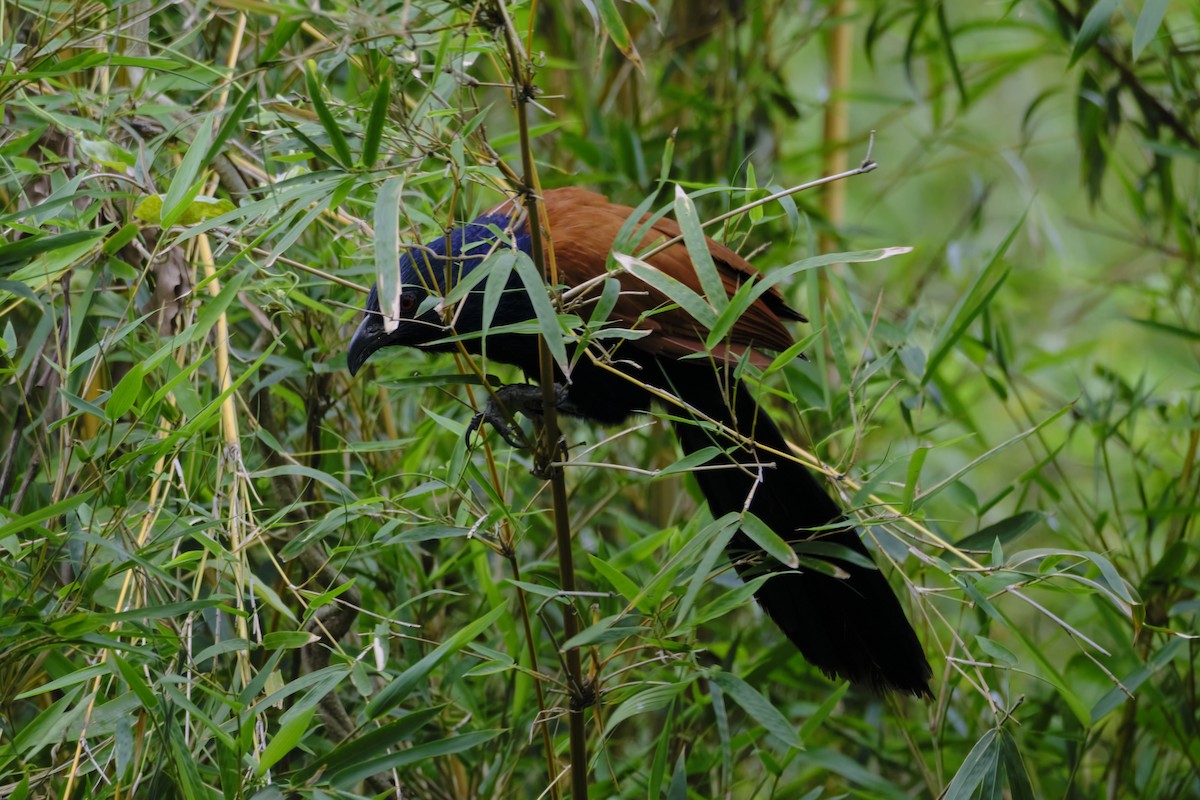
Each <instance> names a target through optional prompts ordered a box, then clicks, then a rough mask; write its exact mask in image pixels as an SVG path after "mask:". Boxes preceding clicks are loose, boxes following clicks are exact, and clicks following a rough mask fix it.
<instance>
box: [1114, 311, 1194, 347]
mask: <svg viewBox="0 0 1200 800" xmlns="http://www.w3.org/2000/svg"><path fill="white" fill-rule="evenodd" d="M1126 319H1128V320H1129V321H1130V322H1136V323H1137V324H1138V325H1142V326H1144V327H1146V328H1149V329H1150V330H1152V331H1158V332H1159V333H1165V334H1167V335H1169V336H1178V337H1179V338H1181V339H1187V340H1189V341H1192V342H1200V330H1193V329H1191V328H1184V327H1181V326H1179V325H1169V324H1167V323H1165V322H1156V321H1154V320H1152V319H1138V318H1137V317H1127V318H1126Z"/></svg>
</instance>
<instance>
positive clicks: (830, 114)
mask: <svg viewBox="0 0 1200 800" xmlns="http://www.w3.org/2000/svg"><path fill="white" fill-rule="evenodd" d="M853 13H854V0H836V2H834V4H833V7H832V8H831V9H830V15H831V16H832V17H834V18H835V19H838V20H839V22H838V24H837V26H835V27H834V29H833V31H831V32H830V34H829V82H828V91H829V99H828V100H826V101H825V126H824V134H823V135H824V151H825V156H824V160H823V164H822V170H821V172H822V174H824V175H833V174H836V173H839V172H845V171H846V139H847V137H848V136H849V131H850V108H849V104H848V103H847V102H846V90H847V88H849V86H850V64H851V62H850V57H851V55H852V45H853V34H854V26H853V25H851V24H850V19H849V17H850V15H852V14H853ZM823 205H824V211H825V218H826V220H828V222H829V230H827V231H825V233H823V234H821V252H823V253H826V252H829V251H831V250H834V249H835V248H836V247H837V236H836V231H837V229H838V228H839V227H840V226H841V224H842V220H843V218H844V217H845V213H846V184H844V183H842V182H841V181H835V182H833V183H830V184H828V185H826V187H825V196H824V204H823ZM821 274H822V276H823V275H824V274H825V273H824V272H822V273H821Z"/></svg>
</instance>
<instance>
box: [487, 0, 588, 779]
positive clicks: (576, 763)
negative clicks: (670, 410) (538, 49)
mask: <svg viewBox="0 0 1200 800" xmlns="http://www.w3.org/2000/svg"><path fill="white" fill-rule="evenodd" d="M496 10H497V11H498V12H499V13H500V15H501V17H502V18H503V19H504V36H505V40H506V44H507V46H508V55H509V61H510V63H511V65H512V81H513V89H512V90H513V103H514V104H515V106H516V111H517V128H518V131H519V133H520V141H521V170H522V173H523V175H522V180H523V182H524V184H525V185H524V186H523V187H522V188H523V190H524V204H525V209H526V213H527V214H528V217H529V233H530V236H529V241H530V247H529V249H530V256H531V257H532V258H533V263H534V264H535V265H536V266H537V268H538V270H539V271H541V273H542V274H543V275H545V276H546V280H547V281H548V282H549V283H550V284H554V283H556V282H557V276H556V275H554V274H553V272H554V271H555V270H554V269H553V259H551V261H550V263H551V265H552V266H551V270H550V274H547V271H546V264H547V259H546V252H545V246H544V242H543V240H542V236H543V235H544V234H545V231H544V230H543V226H542V214H541V207H540V206H541V204H540V202H539V199H538V196H537V184H538V180H537V170H536V167H535V166H534V161H533V149H532V145H531V144H530V140H529V120H528V117H527V107H528V103H529V99H530V98H531V97H532V95H533V84H532V82H531V81H530V80H529V73H528V72H527V70H526V65H527V64H528V59H527V58H526V57H525V54H524V53H521V52H520V50H519V48H520V45H519V44H518V39H517V32H516V29H515V28H514V26H513V23H512V19H511V18H510V17H509V15H508V9H507V8H506V7H505V5H504V0H496ZM538 369H539V375H538V380H539V382H540V383H541V386H542V413H543V417H542V437H541V440H540V441H539V443H538V445H537V446H538V449H539V450H540V451H541V452H540V453H539V454H537V460H538V461H541V462H542V463H546V464H549V465H550V466H549V467H548V470H547V471H548V480H549V481H550V489H551V497H552V501H553V507H554V533H555V538H556V540H557V545H558V574H559V583H560V584H561V586H562V591H563V593H564V594H565V595H566V596H567V600H568V602H567V605H566V606H565V607H564V610H563V638H564V640H566V639H571V638H573V637H574V636H575V634H577V633H578V632H579V621H578V620H577V619H576V617H575V601H574V599H573V597H574V592H575V562H574V559H573V556H572V552H571V520H570V517H569V516H568V510H567V484H566V479H565V476H564V475H563V469H562V467H561V466H554V464H555V462H557V461H559V459H558V458H557V455H558V454H557V451H558V448H559V440H560V434H559V429H558V408H557V397H556V396H555V391H554V363H553V361H552V359H551V357H550V349H549V347H547V345H546V340H545V339H544V338H541V337H539V339H538ZM566 662H567V683H568V686H569V687H570V693H571V703H570V712H569V713H568V715H567V718H568V722H569V726H568V731H569V735H570V751H571V798H572V800H586V798H587V794H588V788H587V787H588V784H587V731H586V729H585V728H584V714H583V712H584V708H585V707H586V705H587V702H586V698H587V696H588V694H589V692H588V691H587V689H586V687H585V686H584V683H583V667H582V664H581V662H580V658H579V650H578V648H571V649H570V650H568V651H567V652H566Z"/></svg>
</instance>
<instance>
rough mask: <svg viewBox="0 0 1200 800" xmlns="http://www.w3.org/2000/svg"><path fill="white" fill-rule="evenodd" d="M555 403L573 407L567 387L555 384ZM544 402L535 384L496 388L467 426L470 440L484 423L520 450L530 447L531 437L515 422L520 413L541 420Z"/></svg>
mask: <svg viewBox="0 0 1200 800" xmlns="http://www.w3.org/2000/svg"><path fill="white" fill-rule="evenodd" d="M554 405H555V407H556V408H558V409H560V410H569V408H568V406H569V403H567V387H565V386H563V385H562V384H559V383H556V384H554ZM544 408H545V407H544V405H543V403H542V387H540V386H536V385H534V384H531V383H510V384H507V385H505V386H501V387H500V388H498V389H496V391H495V393H493V394H492V396H491V397H489V398H488V401H487V405H485V406H484V407H483V411H480V412H479V413H478V414H476V415H475V416H474V418H473V419H472V420H471V423H470V424H469V425H467V432H466V439H467V443H468V444H470V441H471V434H472V433H474V432H475V431H476V430H480V429H482V428H483V425H484V423H487V424H489V425H491V426H492V427H493V428H495V429H496V432H497V433H499V434H500V436H501V438H503V439H504V441H506V442H508V443H509V444H510V445H512V446H513V447H516V448H518V449H523V450H524V449H529V446H530V443H531V440H530V438H529V437H528V436H526V435H525V432H524V431H523V430H521V427H520V426H519V425H517V424H516V423H515V421H514V417H515V416H516V414H517V413H518V412H520V413H521V414H524V415H525V416H526V417H529V418H530V419H531V420H533V421H534V422H535V423H537V422H540V421H541V418H542V416H543V414H544Z"/></svg>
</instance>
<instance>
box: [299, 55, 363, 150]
mask: <svg viewBox="0 0 1200 800" xmlns="http://www.w3.org/2000/svg"><path fill="white" fill-rule="evenodd" d="M304 82H305V84H306V85H307V87H308V99H309V100H311V101H312V104H313V110H314V111H316V112H317V119H319V120H320V121H321V127H322V128H324V129H325V135H326V136H328V137H329V144H330V145H331V146H332V147H333V152H334V153H336V154H337V164H338V166H340V167H342V168H343V169H349V168H350V165H351V164H352V163H353V162H354V157H353V156H352V155H350V145H349V144H347V143H346V134H344V133H342V126H341V125H339V124H338V121H337V120H336V119H334V116H333V112H332V111H330V110H329V106H328V105H327V104H326V103H325V95H324V93H323V91H322V89H321V77H320V76H319V75H318V74H317V62H316V61H313V60H312V59H311V58H310V59H307V60H306V61H305V62H304Z"/></svg>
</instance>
